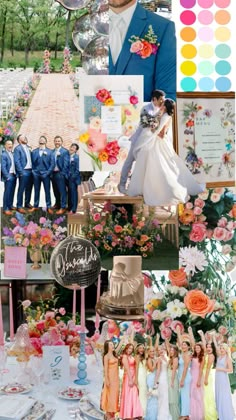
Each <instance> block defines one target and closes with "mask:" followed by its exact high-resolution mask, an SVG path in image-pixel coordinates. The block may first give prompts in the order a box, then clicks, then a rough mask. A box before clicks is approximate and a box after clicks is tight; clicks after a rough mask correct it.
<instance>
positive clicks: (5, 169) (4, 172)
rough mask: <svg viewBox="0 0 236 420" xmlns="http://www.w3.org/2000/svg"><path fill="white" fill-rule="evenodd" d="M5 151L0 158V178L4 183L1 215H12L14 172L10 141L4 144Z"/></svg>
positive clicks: (14, 186)
mask: <svg viewBox="0 0 236 420" xmlns="http://www.w3.org/2000/svg"><path fill="white" fill-rule="evenodd" d="M4 146H5V150H4V151H3V152H2V156H1V178H2V181H4V193H3V213H4V214H6V215H7V216H11V215H12V210H15V209H14V208H13V199H14V193H15V188H16V172H15V164H14V157H13V152H12V150H13V143H12V141H11V140H7V141H6V142H5V145H4Z"/></svg>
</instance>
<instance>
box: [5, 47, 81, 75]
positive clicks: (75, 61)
mask: <svg viewBox="0 0 236 420" xmlns="http://www.w3.org/2000/svg"><path fill="white" fill-rule="evenodd" d="M57 57H58V58H57V59H55V58H54V51H52V52H51V66H52V69H53V71H60V70H61V67H62V63H63V51H59V52H58V53H57ZM42 63H43V51H35V52H33V53H31V52H30V53H29V65H28V66H27V67H34V68H35V69H37V68H39V67H40V66H41V65H42ZM70 64H71V66H72V67H73V68H75V67H79V66H80V53H79V52H74V53H73V58H72V60H71V62H70ZM0 67H2V68H8V67H12V68H15V67H25V53H24V51H15V52H14V55H13V56H12V55H11V52H10V51H8V50H7V51H5V54H4V60H3V62H2V63H1V64H0Z"/></svg>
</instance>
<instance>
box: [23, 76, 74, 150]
mask: <svg viewBox="0 0 236 420" xmlns="http://www.w3.org/2000/svg"><path fill="white" fill-rule="evenodd" d="M20 133H22V134H25V135H26V136H27V138H28V142H29V145H30V146H31V147H32V149H35V148H36V147H37V146H38V140H39V137H40V136H41V135H44V136H46V137H47V139H48V147H49V148H53V147H54V144H53V138H54V137H55V136H56V135H60V136H61V137H62V138H63V140H64V141H63V145H64V146H65V147H69V145H70V144H71V143H72V142H75V141H76V142H77V137H78V135H79V101H78V98H77V96H76V94H75V92H74V89H73V85H72V82H71V80H70V76H69V75H67V74H43V75H42V76H41V80H40V82H39V85H38V87H37V89H36V91H35V94H34V96H33V99H32V102H31V104H30V107H29V109H28V111H27V113H26V116H25V120H24V121H23V123H22V125H21V128H20Z"/></svg>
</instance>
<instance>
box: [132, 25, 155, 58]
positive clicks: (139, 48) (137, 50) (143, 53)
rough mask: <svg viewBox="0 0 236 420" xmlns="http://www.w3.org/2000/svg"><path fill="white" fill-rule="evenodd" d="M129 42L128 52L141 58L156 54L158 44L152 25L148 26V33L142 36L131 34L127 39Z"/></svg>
mask: <svg viewBox="0 0 236 420" xmlns="http://www.w3.org/2000/svg"><path fill="white" fill-rule="evenodd" d="M129 42H131V47H130V52H131V53H134V54H137V55H139V56H140V57H141V58H148V57H150V56H151V55H156V53H157V51H158V48H159V46H160V44H159V43H158V42H157V35H155V33H154V30H153V27H152V25H149V27H148V33H147V34H146V35H144V37H143V38H139V37H138V36H136V35H132V36H131V38H130V39H129Z"/></svg>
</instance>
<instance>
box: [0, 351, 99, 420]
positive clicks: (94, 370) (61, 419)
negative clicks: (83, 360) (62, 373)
mask: <svg viewBox="0 0 236 420" xmlns="http://www.w3.org/2000/svg"><path fill="white" fill-rule="evenodd" d="M77 364H78V360H77V358H74V357H70V381H69V383H67V384H65V385H64V384H62V385H60V384H56V385H54V384H48V383H45V380H44V379H43V376H44V375H42V380H41V381H40V384H37V383H36V384H35V385H34V386H33V387H32V389H31V391H30V392H29V393H27V394H25V395H27V396H30V397H33V398H35V399H36V400H38V401H41V402H42V403H43V404H44V405H45V408H46V409H47V410H49V409H53V408H54V409H56V412H55V414H54V416H53V420H67V419H70V418H72V417H70V413H69V411H70V410H71V408H72V409H73V408H74V407H76V406H78V405H79V401H78V400H65V399H62V398H59V397H58V395H57V394H58V391H60V390H62V389H65V388H67V387H71V388H79V389H81V390H84V391H85V393H86V396H87V397H88V398H89V400H90V401H91V402H93V403H94V405H95V406H96V407H98V408H99V405H100V394H101V390H102V383H103V368H102V365H101V363H99V364H98V363H97V361H96V359H95V356H94V354H92V355H89V356H87V378H88V379H89V380H90V383H89V384H88V385H81V386H79V385H75V384H74V380H75V379H77V371H78V369H77ZM29 366H30V362H28V364H25V363H24V362H22V363H21V362H17V361H16V358H15V357H8V360H7V366H6V367H7V370H8V372H6V373H4V374H2V379H1V386H3V385H7V384H9V383H14V382H16V381H18V382H19V383H22V384H23V382H25V384H27V382H28V384H29V380H30V375H26V374H24V372H25V371H26V372H30V369H29ZM24 376H25V377H24ZM45 376H46V375H45ZM10 401H11V395H9V403H10Z"/></svg>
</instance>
